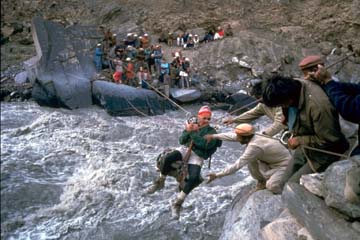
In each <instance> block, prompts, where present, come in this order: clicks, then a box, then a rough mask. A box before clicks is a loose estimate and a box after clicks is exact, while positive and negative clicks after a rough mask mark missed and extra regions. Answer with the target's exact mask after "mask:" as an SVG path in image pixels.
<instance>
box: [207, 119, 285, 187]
mask: <svg viewBox="0 0 360 240" xmlns="http://www.w3.org/2000/svg"><path fill="white" fill-rule="evenodd" d="M205 138H206V139H207V140H208V141H210V140H213V139H220V140H223V141H232V142H239V143H240V144H247V147H246V149H245V151H244V153H243V154H242V155H241V157H240V158H239V159H238V160H237V161H236V162H235V163H234V164H232V165H230V166H228V167H226V168H225V169H224V170H222V171H220V172H217V173H209V174H208V177H209V179H208V183H210V182H212V181H213V180H215V179H216V178H221V177H224V176H227V175H231V174H234V173H235V172H236V171H238V170H239V169H241V168H242V167H243V166H245V165H247V166H248V169H249V172H250V175H251V176H252V177H253V178H254V179H256V180H257V181H258V182H257V185H256V189H257V190H261V189H265V188H266V189H268V190H269V191H271V192H273V193H275V194H277V193H281V191H282V182H281V179H282V176H283V174H284V173H285V169H286V167H287V165H288V163H289V162H290V160H291V154H290V152H289V150H288V149H286V147H284V146H283V145H282V144H281V143H280V142H279V141H278V140H275V139H272V138H268V137H264V136H262V135H255V131H254V127H253V126H252V125H250V124H247V123H243V124H240V125H238V126H236V128H235V130H234V132H228V133H219V134H212V135H206V136H205Z"/></svg>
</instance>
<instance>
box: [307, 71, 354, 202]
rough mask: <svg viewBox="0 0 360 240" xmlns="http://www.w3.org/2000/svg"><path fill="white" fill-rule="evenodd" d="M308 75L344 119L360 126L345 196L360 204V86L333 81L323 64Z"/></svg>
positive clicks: (351, 158) (348, 172) (346, 180)
mask: <svg viewBox="0 0 360 240" xmlns="http://www.w3.org/2000/svg"><path fill="white" fill-rule="evenodd" d="M308 75H309V78H308V79H309V80H311V81H313V82H316V83H317V84H319V85H320V86H321V87H322V89H323V90H324V92H325V93H326V95H327V96H328V97H329V99H330V101H331V103H332V104H333V105H334V107H335V108H336V110H337V111H338V112H339V114H340V116H341V117H342V118H344V119H345V120H347V121H349V122H352V123H355V124H358V136H357V145H356V146H355V147H354V148H353V149H352V151H351V153H350V156H351V157H350V160H351V161H352V162H353V167H351V168H350V169H349V170H348V171H347V173H346V178H345V188H344V196H345V199H346V200H347V201H349V202H352V203H360V177H359V176H360V84H356V83H348V82H338V81H335V80H333V78H332V76H331V74H330V73H329V72H328V71H327V70H326V69H325V68H324V66H323V65H322V64H318V65H317V69H314V71H313V72H309V73H308Z"/></svg>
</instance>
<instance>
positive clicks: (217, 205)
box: [1, 102, 262, 240]
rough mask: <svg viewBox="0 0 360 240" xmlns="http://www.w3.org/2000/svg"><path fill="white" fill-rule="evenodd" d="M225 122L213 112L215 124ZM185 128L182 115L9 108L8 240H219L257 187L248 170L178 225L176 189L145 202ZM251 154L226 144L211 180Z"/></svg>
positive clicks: (5, 113) (4, 112) (194, 196)
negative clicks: (237, 205)
mask: <svg viewBox="0 0 360 240" xmlns="http://www.w3.org/2000/svg"><path fill="white" fill-rule="evenodd" d="M200 107H201V106H200V105H195V106H188V107H186V110H187V111H190V112H192V113H196V111H197V110H198V109H199V108H200ZM224 115H225V112H224V111H221V110H217V111H214V115H213V119H219V118H221V117H223V116H224ZM186 118H187V117H186V115H185V113H184V112H183V111H180V110H179V111H170V112H167V113H166V114H164V115H160V116H149V117H137V116H133V117H113V116H110V115H108V114H107V113H106V112H105V111H104V110H103V109H100V108H97V107H91V108H87V109H78V110H66V109H54V108H46V107H40V106H38V105H37V104H35V103H32V102H23V103H1V220H2V222H1V224H2V225H1V236H2V239H151V240H154V239H218V238H219V236H220V235H221V230H222V225H223V222H224V219H225V215H226V212H227V211H228V210H229V208H230V206H231V201H232V199H233V197H234V196H235V195H236V193H237V192H238V191H239V189H240V188H241V187H243V186H244V185H247V184H250V183H251V181H253V180H252V179H251V177H249V174H248V171H247V169H243V170H241V171H238V172H237V173H236V174H234V175H232V176H228V177H225V178H222V179H219V180H216V181H214V182H213V183H211V184H205V183H203V184H201V185H200V186H199V187H198V188H196V189H195V190H194V191H193V192H191V193H190V194H189V196H188V198H187V199H186V201H185V203H184V209H183V210H182V212H181V218H180V220H179V221H177V220H172V219H171V216H170V215H171V214H170V207H169V206H170V205H169V203H170V201H171V200H173V199H174V197H175V195H176V189H177V184H176V182H175V180H174V179H171V178H168V179H167V182H166V186H165V188H164V189H163V190H161V191H159V192H156V193H155V194H153V195H147V194H145V189H146V188H147V187H149V186H150V185H151V183H152V181H153V180H154V179H155V178H156V176H157V175H158V173H157V172H156V169H155V159H156V157H157V155H158V154H159V153H160V152H161V151H162V150H164V149H165V148H174V147H177V146H179V145H178V137H179V136H180V134H181V132H182V130H183V128H184V123H185V121H186ZM261 123H262V121H260V122H259V123H257V124H261ZM227 130H230V128H226V127H224V126H221V127H220V129H219V131H227ZM243 150H244V146H241V145H240V144H239V143H229V142H225V143H224V144H223V146H222V147H221V148H219V149H218V151H217V152H216V153H215V154H214V155H213V157H212V164H211V170H209V169H208V162H207V161H206V162H205V164H204V166H203V169H202V175H203V176H204V177H205V176H206V174H207V173H208V172H209V171H218V170H221V169H222V168H224V167H225V166H226V165H228V164H230V163H232V162H234V161H235V160H236V159H237V158H238V156H240V155H241V153H242V151H243Z"/></svg>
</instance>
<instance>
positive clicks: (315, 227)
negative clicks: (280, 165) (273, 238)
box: [282, 183, 359, 240]
mask: <svg viewBox="0 0 360 240" xmlns="http://www.w3.org/2000/svg"><path fill="white" fill-rule="evenodd" d="M282 199H283V201H284V204H285V206H286V207H287V208H288V209H289V210H290V212H291V214H292V215H294V216H295V218H296V219H297V221H298V222H299V223H300V224H301V225H303V226H305V227H306V229H307V230H308V231H309V233H310V234H311V235H312V236H313V237H314V238H315V239H323V240H327V239H329V240H333V239H354V240H355V239H358V236H359V232H357V231H355V230H354V229H353V228H352V226H351V224H350V223H349V222H347V221H345V220H344V219H343V218H342V217H339V214H338V213H337V212H336V211H335V210H332V209H330V208H329V207H328V206H327V205H326V204H325V202H324V201H323V200H322V199H320V198H318V197H316V196H315V195H313V194H311V193H310V192H308V191H306V189H305V188H304V187H302V186H300V185H298V184H296V183H288V184H287V185H286V186H285V188H284V191H283V194H282Z"/></svg>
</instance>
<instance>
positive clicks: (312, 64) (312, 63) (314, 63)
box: [299, 55, 325, 79]
mask: <svg viewBox="0 0 360 240" xmlns="http://www.w3.org/2000/svg"><path fill="white" fill-rule="evenodd" d="M324 64H325V63H324V60H323V59H322V57H321V56H318V55H311V56H307V57H305V58H304V59H303V60H301V61H300V63H299V68H300V70H301V71H302V73H303V74H304V78H305V79H309V78H311V75H309V74H310V73H313V72H316V71H317V69H318V65H321V66H324Z"/></svg>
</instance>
